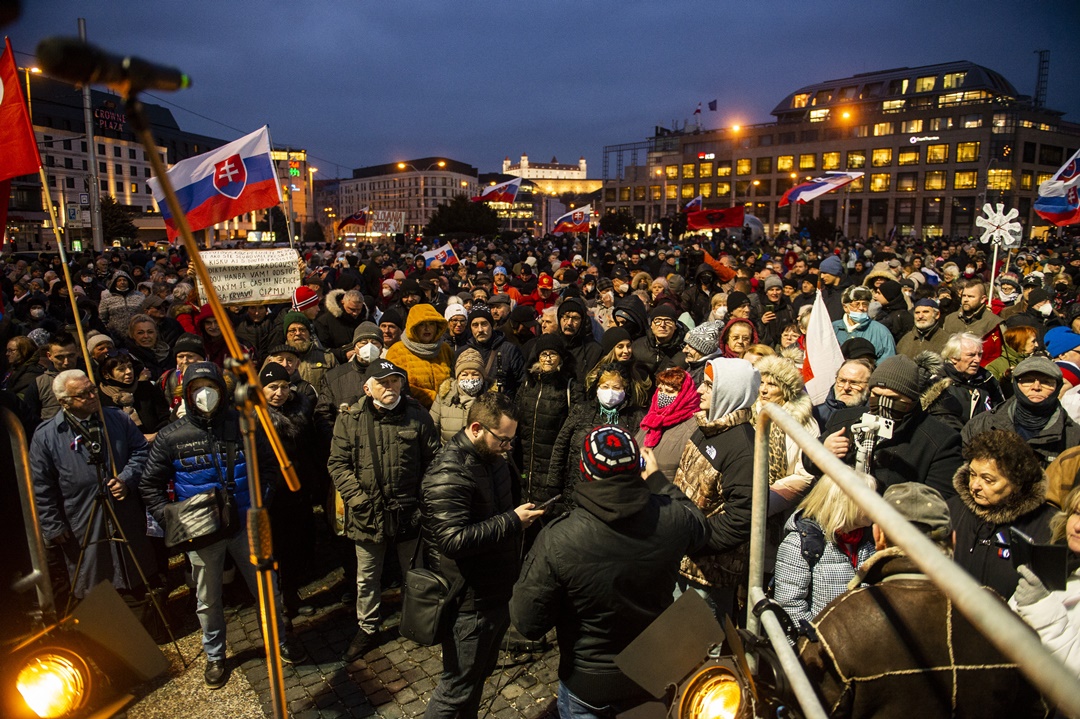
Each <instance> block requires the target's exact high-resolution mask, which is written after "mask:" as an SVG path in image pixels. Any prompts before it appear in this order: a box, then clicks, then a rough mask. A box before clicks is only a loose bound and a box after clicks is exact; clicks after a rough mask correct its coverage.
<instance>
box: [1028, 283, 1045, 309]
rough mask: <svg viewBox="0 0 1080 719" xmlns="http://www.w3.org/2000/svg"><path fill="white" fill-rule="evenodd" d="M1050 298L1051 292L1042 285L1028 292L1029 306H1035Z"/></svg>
mask: <svg viewBox="0 0 1080 719" xmlns="http://www.w3.org/2000/svg"><path fill="white" fill-rule="evenodd" d="M1048 299H1050V293H1049V292H1047V291H1046V290H1044V289H1043V288H1042V287H1036V288H1035V289H1033V290H1032V291H1031V292H1030V293H1029V294H1028V301H1027V306H1028V307H1034V306H1035V305H1039V304H1042V303H1043V302H1046V301H1047V300H1048Z"/></svg>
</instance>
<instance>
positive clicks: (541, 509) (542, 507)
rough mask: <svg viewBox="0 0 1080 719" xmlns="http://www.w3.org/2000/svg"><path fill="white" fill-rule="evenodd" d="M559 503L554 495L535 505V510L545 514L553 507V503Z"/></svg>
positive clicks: (557, 496)
mask: <svg viewBox="0 0 1080 719" xmlns="http://www.w3.org/2000/svg"><path fill="white" fill-rule="evenodd" d="M558 501H559V495H557V494H556V495H555V496H554V497H552V498H551V499H549V500H548V501H546V502H543V503H541V504H538V505H536V507H535V509H536V511H538V512H547V511H548V510H549V509H551V508H552V507H554V506H555V503H556V502H558Z"/></svg>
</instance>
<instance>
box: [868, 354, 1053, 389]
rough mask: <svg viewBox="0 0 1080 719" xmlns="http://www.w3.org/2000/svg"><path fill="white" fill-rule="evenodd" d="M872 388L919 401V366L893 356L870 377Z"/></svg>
mask: <svg viewBox="0 0 1080 719" xmlns="http://www.w3.org/2000/svg"><path fill="white" fill-rule="evenodd" d="M1047 361H1049V360H1047ZM1051 364H1053V363H1051ZM870 387H871V388H874V387H884V388H885V389H891V390H892V391H893V392H896V393H897V394H902V395H903V396H905V397H907V398H908V399H912V400H918V399H919V397H920V396H921V395H922V382H921V380H920V377H919V366H918V365H917V364H915V360H913V359H911V358H910V357H908V356H906V355H893V356H892V357H889V358H888V359H885V360H882V362H881V364H879V365H878V366H877V369H875V370H874V373H873V374H871V375H870Z"/></svg>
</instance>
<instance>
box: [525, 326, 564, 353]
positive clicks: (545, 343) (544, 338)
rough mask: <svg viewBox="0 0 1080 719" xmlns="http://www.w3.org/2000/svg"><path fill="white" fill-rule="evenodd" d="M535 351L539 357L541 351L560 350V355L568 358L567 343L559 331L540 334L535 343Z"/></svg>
mask: <svg viewBox="0 0 1080 719" xmlns="http://www.w3.org/2000/svg"><path fill="white" fill-rule="evenodd" d="M533 352H534V353H536V356H537V357H539V356H540V353H541V352H558V353H559V356H560V357H562V358H564V359H565V358H566V343H565V342H563V339H562V335H561V334H560V333H558V332H550V333H548V334H543V335H540V336H539V337H537V338H536V342H535V343H534V344H533Z"/></svg>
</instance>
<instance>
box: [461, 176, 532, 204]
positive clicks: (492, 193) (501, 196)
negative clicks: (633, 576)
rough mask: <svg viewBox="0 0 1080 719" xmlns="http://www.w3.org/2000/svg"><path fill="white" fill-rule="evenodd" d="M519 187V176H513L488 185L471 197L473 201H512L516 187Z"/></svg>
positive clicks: (516, 190) (515, 194)
mask: <svg viewBox="0 0 1080 719" xmlns="http://www.w3.org/2000/svg"><path fill="white" fill-rule="evenodd" d="M520 187H521V178H520V177H515V178H514V179H513V180H510V181H509V182H500V183H499V184H498V185H490V186H488V187H485V188H484V191H483V192H481V193H480V194H479V195H477V196H476V197H471V198H469V199H471V200H472V201H473V202H508V203H509V202H513V201H514V200H515V199H516V198H517V193H518V188H520Z"/></svg>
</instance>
